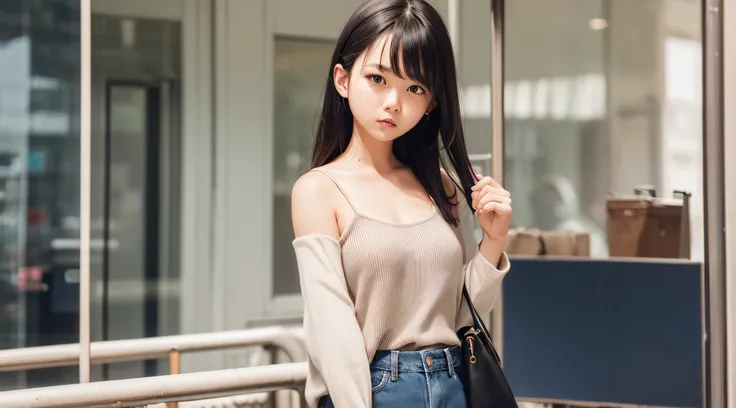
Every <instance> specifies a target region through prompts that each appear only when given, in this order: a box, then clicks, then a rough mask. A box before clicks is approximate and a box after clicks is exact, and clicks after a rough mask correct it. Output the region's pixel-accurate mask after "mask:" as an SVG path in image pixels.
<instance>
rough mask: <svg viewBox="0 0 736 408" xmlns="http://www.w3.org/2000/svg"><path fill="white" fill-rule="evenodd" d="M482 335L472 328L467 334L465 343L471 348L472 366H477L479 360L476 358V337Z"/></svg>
mask: <svg viewBox="0 0 736 408" xmlns="http://www.w3.org/2000/svg"><path fill="white" fill-rule="evenodd" d="M478 333H480V332H479V331H477V330H475V329H474V328H472V327H471V328H470V329H469V330H468V331H467V332H465V341H466V342H467V343H468V347H469V348H470V364H475V362H476V361H477V359H476V358H475V347H474V346H475V338H474V337H473V336H474V335H476V334H478Z"/></svg>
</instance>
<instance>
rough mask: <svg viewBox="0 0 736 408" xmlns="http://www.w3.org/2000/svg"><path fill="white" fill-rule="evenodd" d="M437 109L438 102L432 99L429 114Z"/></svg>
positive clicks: (428, 108) (428, 109)
mask: <svg viewBox="0 0 736 408" xmlns="http://www.w3.org/2000/svg"><path fill="white" fill-rule="evenodd" d="M436 107H437V101H436V100H435V99H434V98H432V102H430V103H429V106H428V107H427V113H430V112H432V111H433V110H434V108H436Z"/></svg>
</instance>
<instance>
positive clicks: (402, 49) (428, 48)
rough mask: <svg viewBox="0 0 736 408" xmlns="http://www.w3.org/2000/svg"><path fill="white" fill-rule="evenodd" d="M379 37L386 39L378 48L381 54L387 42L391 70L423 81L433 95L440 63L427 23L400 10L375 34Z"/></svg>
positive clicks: (405, 76)
mask: <svg viewBox="0 0 736 408" xmlns="http://www.w3.org/2000/svg"><path fill="white" fill-rule="evenodd" d="M383 37H385V38H386V42H385V43H384V45H383V49H381V57H383V53H384V52H385V51H386V45H387V44H389V43H390V44H391V47H390V49H389V50H388V51H389V60H390V61H391V70H392V71H393V73H394V74H395V75H396V76H398V77H399V78H402V79H405V78H407V77H408V78H409V79H412V80H414V81H417V82H419V83H421V84H423V85H425V86H426V87H428V88H429V91H430V92H432V93H433V94H435V95H436V94H437V91H438V90H437V85H438V84H439V83H440V81H439V73H440V65H439V60H438V58H437V48H436V46H435V42H434V41H432V35H431V31H430V29H429V26H428V25H427V24H423V22H422V21H421V20H420V19H418V18H417V17H416V16H414V15H412V14H408V13H404V14H402V16H401V17H400V18H398V19H396V20H394V22H393V24H392V25H391V26H389V27H387V28H386V30H385V31H384V34H383V35H382V36H381V37H379V38H383ZM377 41H378V40H377ZM369 49H370V48H369ZM366 59H367V58H366Z"/></svg>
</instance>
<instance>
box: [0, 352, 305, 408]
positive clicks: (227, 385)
mask: <svg viewBox="0 0 736 408" xmlns="http://www.w3.org/2000/svg"><path fill="white" fill-rule="evenodd" d="M306 378H307V363H306V362H301V363H286V364H273V365H267V366H259V367H248V368H238V369H231V370H217V371H206V372H198V373H190V374H178V375H165V376H159V377H148V378H135V379H130V380H115V381H101V382H93V383H86V384H73V385H61V386H56V387H44V388H30V389H25V390H18V391H7V392H2V393H0V408H11V407H12V408H18V407H24V408H71V407H139V406H143V405H147V404H154V403H161V402H174V401H195V400H201V399H204V398H215V397H226V396H233V395H238V394H245V393H255V392H264V391H275V390H281V389H299V388H301V387H302V386H303V384H304V382H305V381H306Z"/></svg>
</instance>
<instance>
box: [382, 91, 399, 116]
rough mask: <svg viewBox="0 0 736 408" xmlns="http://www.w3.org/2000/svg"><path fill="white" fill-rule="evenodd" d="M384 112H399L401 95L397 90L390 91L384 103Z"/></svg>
mask: <svg viewBox="0 0 736 408" xmlns="http://www.w3.org/2000/svg"><path fill="white" fill-rule="evenodd" d="M383 111H384V112H398V111H399V94H398V92H397V91H396V89H390V90H388V92H387V94H386V99H385V100H384V101H383Z"/></svg>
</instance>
